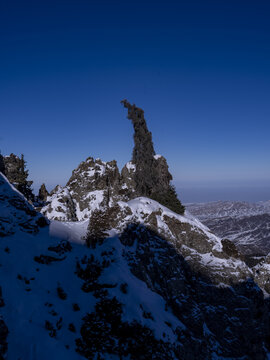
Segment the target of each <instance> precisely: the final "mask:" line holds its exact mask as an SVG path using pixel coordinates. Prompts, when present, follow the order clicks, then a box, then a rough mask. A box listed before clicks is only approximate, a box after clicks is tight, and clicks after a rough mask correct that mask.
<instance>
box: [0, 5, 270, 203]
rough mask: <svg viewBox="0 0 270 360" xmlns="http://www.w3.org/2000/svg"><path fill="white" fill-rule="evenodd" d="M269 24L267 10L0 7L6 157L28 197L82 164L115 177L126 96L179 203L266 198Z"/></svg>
mask: <svg viewBox="0 0 270 360" xmlns="http://www.w3.org/2000/svg"><path fill="white" fill-rule="evenodd" d="M269 18H270V2H269V1H237V0H236V1H230V0H228V1H221V0H219V1H208V0H205V1H192V0H191V1H162V2H161V1H80V0H77V1H57V0H55V1H41V0H39V1H31V2H30V1H4V0H3V1H0V55H1V56H0V119H1V132H0V148H1V150H2V153H4V154H9V153H10V152H14V153H17V154H20V153H22V152H23V153H24V154H25V157H26V159H27V160H28V167H29V169H30V176H31V178H32V179H33V180H34V181H35V187H36V188H37V187H38V186H39V185H40V184H41V183H42V182H45V183H46V184H48V187H49V188H52V186H54V185H56V184H57V183H60V184H65V182H66V181H67V179H68V178H69V176H70V174H71V171H72V169H74V168H75V167H76V166H77V165H78V163H79V162H80V161H82V160H84V159H85V158H86V157H88V156H93V157H100V158H102V159H103V160H106V161H107V160H111V159H113V158H115V159H116V160H117V161H118V163H119V165H120V167H121V166H123V164H124V163H125V162H126V161H128V160H129V159H130V157H131V152H132V147H133V142H132V127H131V124H130V122H129V121H128V120H127V119H126V112H125V111H124V109H123V108H122V107H121V105H120V100H121V99H123V98H127V99H128V100H129V101H131V102H135V103H136V104H137V105H138V106H140V107H142V108H144V110H145V116H146V119H147V121H148V126H149V128H150V130H151V131H152V133H153V140H154V144H155V149H156V152H157V153H161V154H163V155H164V156H165V157H166V158H167V160H168V163H169V166H170V170H171V172H172V174H173V176H174V180H175V184H176V186H177V188H178V189H179V190H180V192H181V194H182V198H183V199H184V201H196V199H197V200H198V201H206V200H218V199H221V198H224V196H225V197H226V198H227V199H228V200H229V199H238V200H254V199H255V200H264V199H265V200H267V199H269V198H270V166H269V155H270V141H269V134H270V123H269V119H270V106H269V98H270V21H269ZM243 187H244V188H245V189H250V190H248V191H245V192H244V193H243V191H242V193H241V191H240V189H243ZM192 189H195V190H194V192H193V190H192ZM198 189H201V190H198ZM203 189H204V190H203ZM226 189H233V191H232V192H231V193H230V191H229V192H227V190H226ZM237 189H239V192H238V190H237ZM252 189H253V190H254V193H252ZM263 189H264V190H263ZM198 191H199V192H200V191H202V192H200V193H198ZM213 191H214V193H215V194H216V195H215V196H214V199H212V197H213V195H211V194H213ZM258 192H259V193H260V196H257V195H255V194H257V193H258ZM238 193H239V194H242V195H237V194H238ZM196 194H197V195H196ZM198 194H199V195H198Z"/></svg>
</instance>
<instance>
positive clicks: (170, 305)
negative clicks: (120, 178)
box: [0, 178, 270, 360]
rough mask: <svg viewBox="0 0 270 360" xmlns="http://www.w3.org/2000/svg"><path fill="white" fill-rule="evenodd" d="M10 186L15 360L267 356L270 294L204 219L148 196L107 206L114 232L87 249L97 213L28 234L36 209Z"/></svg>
mask: <svg viewBox="0 0 270 360" xmlns="http://www.w3.org/2000/svg"><path fill="white" fill-rule="evenodd" d="M3 179H4V178H3ZM4 180H5V179H4ZM3 184H4V185H1V187H0V191H1V192H0V194H1V196H3V195H4V196H5V202H4V203H5V204H6V205H7V206H8V209H9V210H8V211H9V213H8V214H10V216H11V219H12V222H13V224H14V229H16V232H13V234H10V235H9V236H5V237H3V238H2V239H1V242H0V254H2V255H1V261H0V263H1V271H0V285H1V296H0V297H1V299H2V301H0V302H1V303H2V304H3V306H2V307H1V308H0V309H1V314H2V319H1V320H0V335H1V331H2V333H3V334H4V333H5V334H6V335H7V328H8V331H9V333H8V336H7V337H5V338H4V341H3V342H1V338H0V351H2V354H3V356H4V353H5V352H6V357H7V359H18V358H20V359H22V360H35V359H39V360H47V359H51V360H54V359H62V358H63V359H67V360H68V359H72V360H74V359H78V360H79V359H85V358H86V359H98V358H100V359H119V358H123V359H134V360H135V359H145V360H147V359H160V360H163V359H164V360H165V359H166V360H167V359H199V360H204V359H239V360H240V359H244V358H246V359H255V358H256V359H259V360H260V359H266V357H267V351H268V350H267V349H269V346H270V344H269V338H270V331H269V325H268V324H269V310H268V309H269V304H268V300H267V299H266V298H264V296H263V292H262V291H261V290H260V288H259V287H258V286H257V285H256V283H254V281H252V280H251V278H252V276H253V275H252V271H251V270H250V269H249V268H248V267H247V266H246V265H245V263H243V262H242V261H241V260H240V259H235V258H232V257H230V256H228V255H227V254H226V253H224V251H223V246H222V242H221V241H220V239H219V238H217V237H216V236H214V235H213V234H212V233H211V232H210V231H209V230H208V229H207V228H206V227H205V226H204V225H202V224H201V223H200V222H199V221H198V220H197V219H196V218H194V217H193V216H191V215H189V214H188V213H186V214H185V216H180V215H177V214H175V213H173V212H172V211H170V210H169V209H167V208H165V207H164V206H162V205H160V204H159V203H157V202H156V201H153V200H150V199H148V198H144V197H140V198H137V199H133V200H131V201H128V202H124V201H118V202H116V203H113V204H109V206H108V205H106V206H102V207H96V210H95V211H101V212H102V213H103V214H105V215H106V220H107V223H106V222H104V223H103V226H104V227H105V228H104V229H105V230H106V231H107V236H104V238H103V239H99V240H100V241H97V242H96V244H90V245H91V247H86V246H85V241H87V232H88V231H89V227H88V225H89V224H88V222H89V223H90V228H91V218H92V216H93V215H94V212H95V211H94V212H93V213H92V214H91V216H90V221H89V220H85V221H80V222H78V221H76V222H71V221H69V222H59V221H51V223H50V227H48V226H47V227H45V228H43V229H40V231H39V232H37V233H27V232H24V229H23V228H21V227H20V225H19V222H20V219H19V218H18V217H17V216H14V217H12V216H13V214H15V213H16V212H18V213H19V214H20V211H23V214H22V215H23V216H24V220H25V221H27V222H31V221H32V220H33V219H35V217H36V216H37V215H34V213H32V212H27V211H25V210H21V209H20V207H17V203H16V202H13V201H10V200H12V199H14V198H16V199H17V198H18V197H19V198H20V204H22V203H23V204H24V207H25V206H26V208H27V206H28V205H27V204H28V203H25V199H24V198H23V197H21V195H20V194H19V193H18V192H17V191H16V190H15V189H14V188H12V187H11V186H10V185H9V184H8V183H7V182H6V180H5V181H4V182H3ZM59 191H61V190H60V189H59ZM21 207H22V206H21ZM24 207H23V209H24ZM104 229H103V230H104ZM92 245H94V246H92ZM7 249H8V250H7ZM2 321H3V323H2ZM6 335H5V336H6ZM5 341H6V343H7V351H6V348H5V347H4V346H5ZM2 345H3V347H1V346H2Z"/></svg>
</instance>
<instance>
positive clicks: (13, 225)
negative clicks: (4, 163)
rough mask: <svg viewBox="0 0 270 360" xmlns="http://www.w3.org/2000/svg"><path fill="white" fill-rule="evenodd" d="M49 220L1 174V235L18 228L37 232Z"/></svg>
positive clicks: (15, 230)
mask: <svg viewBox="0 0 270 360" xmlns="http://www.w3.org/2000/svg"><path fill="white" fill-rule="evenodd" d="M47 224H48V221H47V220H46V219H45V217H44V216H42V215H41V214H40V213H38V212H37V211H36V210H35V209H34V208H33V206H32V205H30V204H29V202H28V201H27V200H26V199H25V198H24V196H23V195H22V194H21V193H20V192H19V191H17V190H16V189H15V188H14V187H13V186H12V185H11V184H10V183H9V182H8V180H7V178H6V177H5V176H4V175H2V174H0V237H4V236H8V235H12V234H14V233H16V232H17V231H18V230H21V231H23V232H28V233H37V232H38V231H39V229H40V227H44V226H46V225H47Z"/></svg>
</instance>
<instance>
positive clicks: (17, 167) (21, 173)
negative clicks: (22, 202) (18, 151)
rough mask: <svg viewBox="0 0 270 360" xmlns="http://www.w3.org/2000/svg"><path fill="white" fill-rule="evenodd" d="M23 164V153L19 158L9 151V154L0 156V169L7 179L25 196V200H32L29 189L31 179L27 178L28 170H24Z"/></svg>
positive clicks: (32, 196)
mask: <svg viewBox="0 0 270 360" xmlns="http://www.w3.org/2000/svg"><path fill="white" fill-rule="evenodd" d="M1 163H2V164H1ZM25 164H26V162H25V160H24V157H23V155H22V156H21V158H20V157H18V156H17V155H14V154H13V153H11V154H10V155H9V156H5V157H3V156H1V158H0V171H1V172H2V173H3V174H4V175H5V176H6V177H7V179H8V181H9V182H10V183H11V184H13V185H14V186H15V187H16V189H18V190H19V191H20V192H21V193H22V194H23V195H24V196H25V197H26V198H27V200H29V201H34V198H35V196H34V194H33V192H32V189H31V186H32V184H33V181H29V180H28V170H26V168H25ZM1 168H2V170H1Z"/></svg>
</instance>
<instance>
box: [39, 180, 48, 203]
mask: <svg viewBox="0 0 270 360" xmlns="http://www.w3.org/2000/svg"><path fill="white" fill-rule="evenodd" d="M48 195H49V193H48V191H47V189H46V186H45V184H42V185H41V187H40V189H39V192H38V198H39V200H40V201H46V200H47V197H48Z"/></svg>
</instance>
